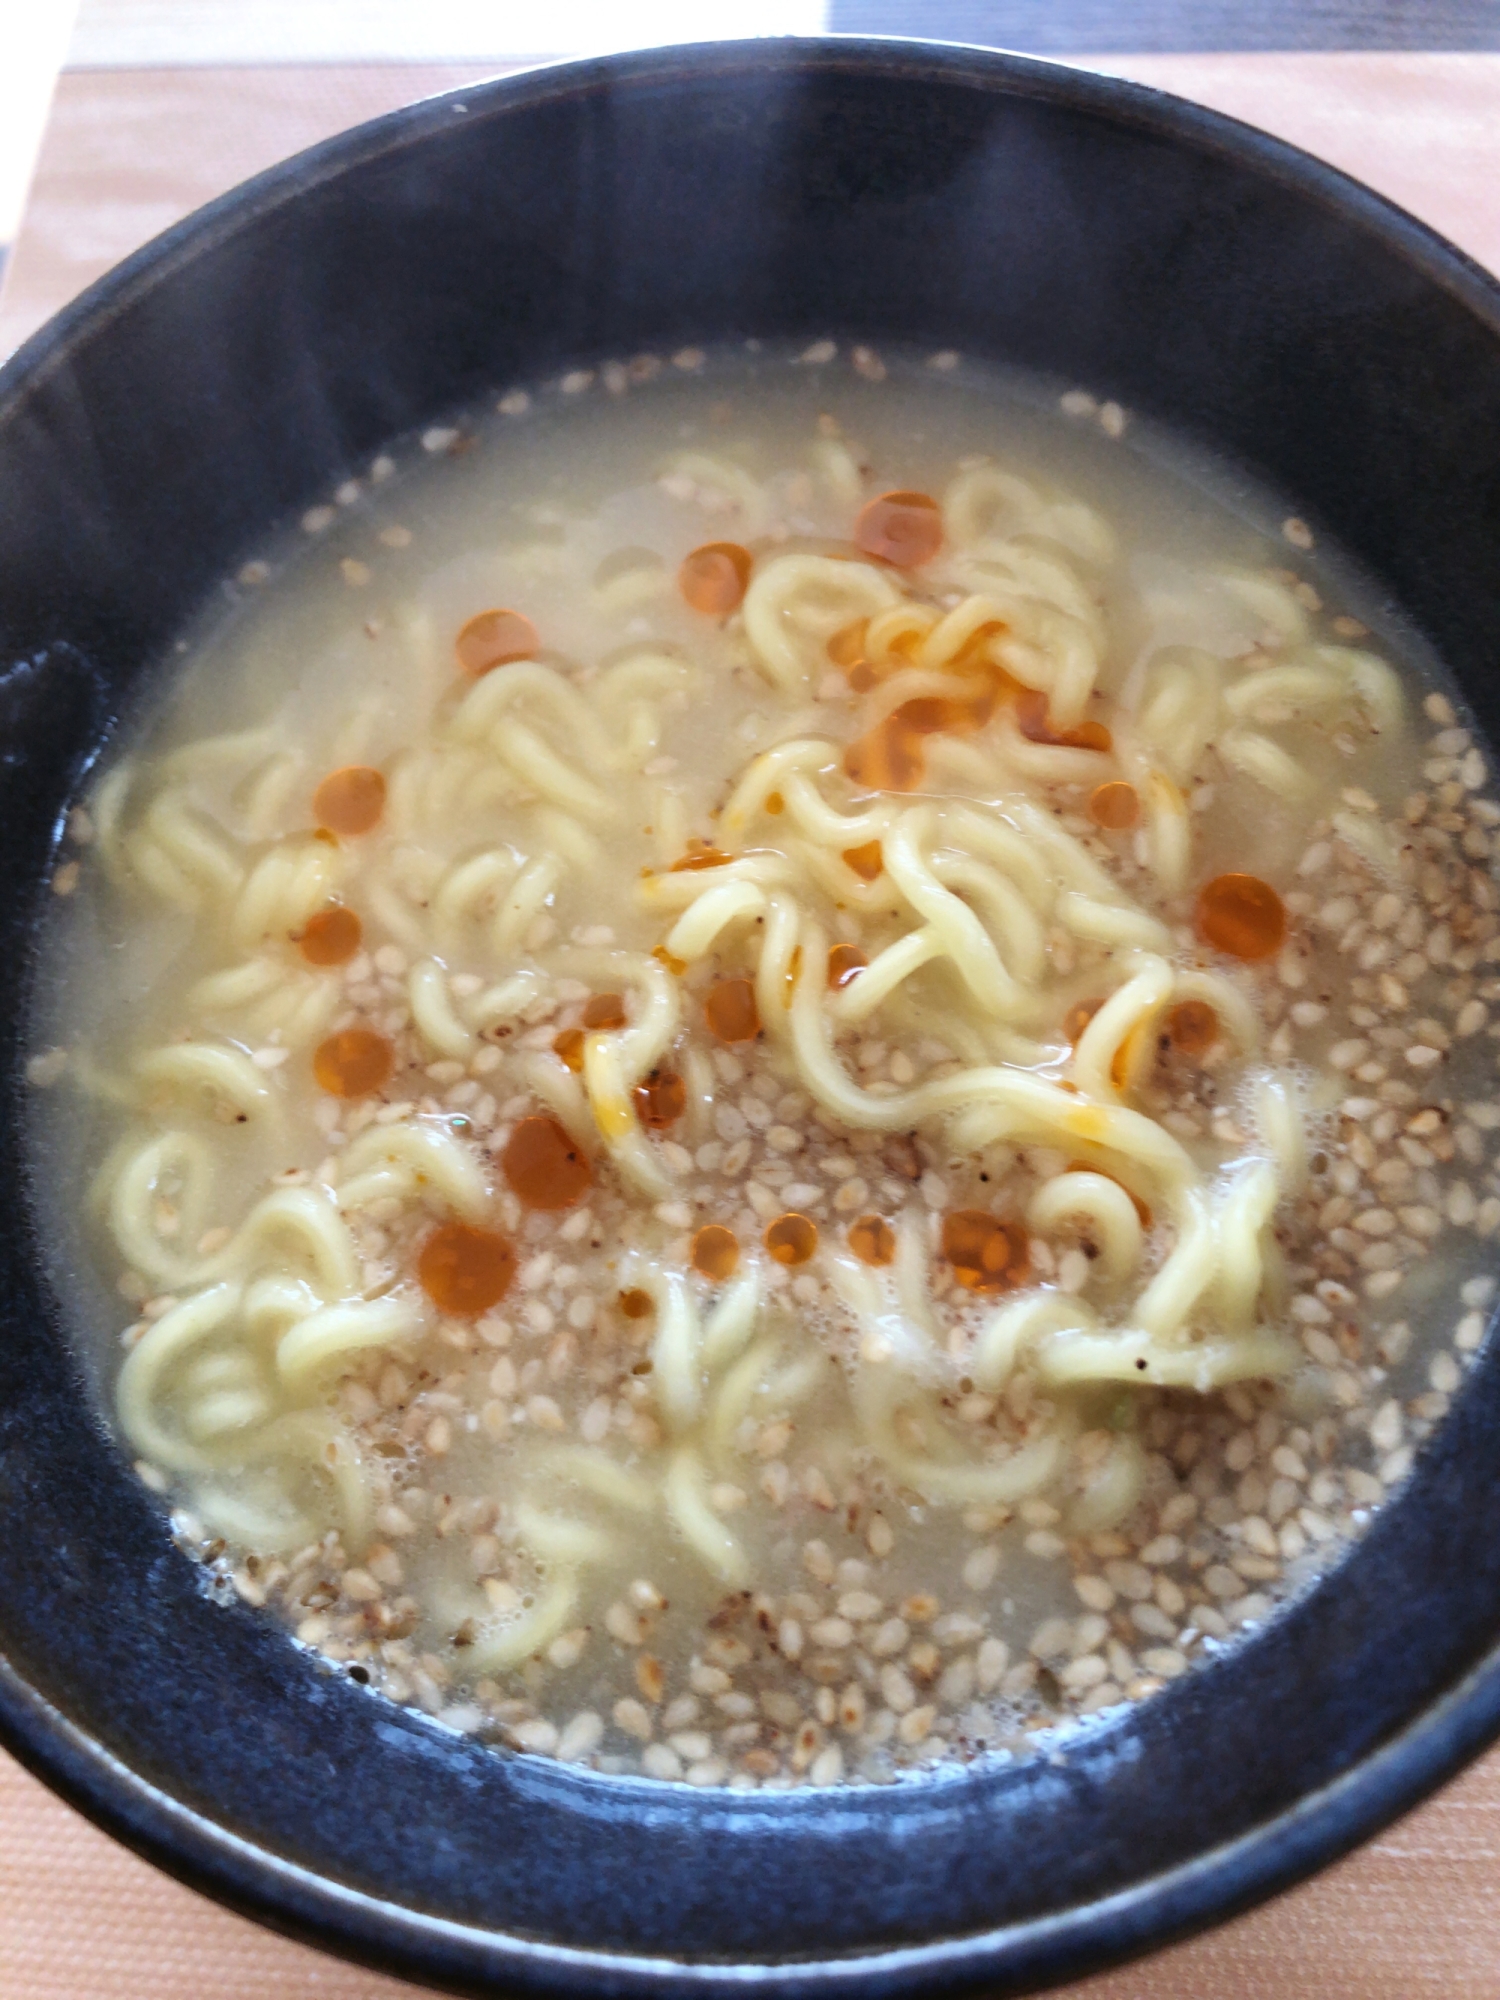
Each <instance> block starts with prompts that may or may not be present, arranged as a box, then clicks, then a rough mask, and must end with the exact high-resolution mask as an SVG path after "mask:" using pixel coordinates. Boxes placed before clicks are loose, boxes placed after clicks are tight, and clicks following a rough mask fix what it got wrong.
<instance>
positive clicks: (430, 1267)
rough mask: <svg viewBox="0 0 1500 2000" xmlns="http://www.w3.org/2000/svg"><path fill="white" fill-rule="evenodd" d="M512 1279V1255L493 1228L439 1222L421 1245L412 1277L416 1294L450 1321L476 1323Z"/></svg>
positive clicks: (513, 1271)
mask: <svg viewBox="0 0 1500 2000" xmlns="http://www.w3.org/2000/svg"><path fill="white" fill-rule="evenodd" d="M515 1275H516V1253H515V1251H514V1250H513V1249H512V1248H511V1246H510V1243H509V1241H508V1240H507V1239H506V1238H505V1237H504V1236H501V1235H499V1234H498V1233H497V1232H496V1231H495V1230H493V1229H472V1228H470V1226H469V1224H468V1223H466V1222H445V1223H444V1224H443V1226H442V1228H441V1229H435V1230H434V1231H433V1233H432V1235H431V1236H429V1237H428V1239H427V1241H426V1242H425V1243H424V1244H423V1245H422V1254H421V1256H420V1257H419V1258H418V1259H417V1277H418V1279H419V1280H420V1281H421V1286H422V1290H423V1291H424V1292H425V1293H426V1294H427V1296H428V1298H430V1299H431V1300H432V1303H433V1304H434V1305H435V1306H436V1307H437V1309H438V1311H439V1312H442V1313H447V1314H449V1315H450V1316H451V1317H452V1318H454V1319H476V1318H477V1317H478V1316H479V1314H480V1313H483V1312H488V1311H489V1309H490V1307H491V1306H493V1305H498V1304H499V1302H500V1301H501V1299H503V1298H504V1297H505V1294H506V1293H507V1292H508V1291H509V1290H510V1281H511V1279H512V1278H513V1277H514V1276H515Z"/></svg>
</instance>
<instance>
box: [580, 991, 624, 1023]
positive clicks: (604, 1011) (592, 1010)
mask: <svg viewBox="0 0 1500 2000" xmlns="http://www.w3.org/2000/svg"><path fill="white" fill-rule="evenodd" d="M583 1025H584V1026H585V1027H586V1028H623V1027H624V1025H625V999H624V996H623V994H619V993H591V994H590V995H589V997H588V999H587V1000H585V1001H584V1003H583Z"/></svg>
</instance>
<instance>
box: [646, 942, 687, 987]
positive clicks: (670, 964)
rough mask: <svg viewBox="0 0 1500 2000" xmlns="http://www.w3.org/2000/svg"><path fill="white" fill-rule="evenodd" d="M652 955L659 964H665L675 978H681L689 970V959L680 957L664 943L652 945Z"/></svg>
mask: <svg viewBox="0 0 1500 2000" xmlns="http://www.w3.org/2000/svg"><path fill="white" fill-rule="evenodd" d="M651 956H652V957H653V958H654V959H655V960H656V962H657V964H658V965H664V966H665V967H666V968H667V970H668V972H670V973H671V974H672V976H673V978H674V979H681V977H682V975H683V973H685V972H686V971H687V960H686V959H685V958H678V957H677V955H676V953H675V952H670V951H668V950H667V947H666V946H665V945H664V944H654V945H652V947H651Z"/></svg>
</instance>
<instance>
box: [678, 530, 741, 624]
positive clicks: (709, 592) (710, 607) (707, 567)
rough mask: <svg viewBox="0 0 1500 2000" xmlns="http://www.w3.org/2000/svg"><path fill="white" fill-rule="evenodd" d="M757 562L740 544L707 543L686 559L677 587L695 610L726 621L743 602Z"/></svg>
mask: <svg viewBox="0 0 1500 2000" xmlns="http://www.w3.org/2000/svg"><path fill="white" fill-rule="evenodd" d="M754 561H755V559H754V557H753V556H752V555H751V553H750V551H749V550H748V549H742V548H741V547H740V545H739V543H738V542H705V543H704V544H703V546H702V548H701V549H694V550H693V552H692V554H691V555H689V556H685V557H684V558H683V564H682V568H681V569H680V570H678V572H677V588H678V589H679V590H680V591H681V592H682V594H683V596H684V597H685V598H686V599H687V601H688V603H689V604H690V605H691V606H692V607H693V609H694V610H695V611H702V612H706V613H707V614H708V616H709V617H711V618H727V617H728V616H729V613H730V612H731V611H735V610H738V608H739V606H740V604H741V603H742V602H743V600H744V596H745V592H746V590H747V589H748V587H749V584H750V571H751V569H752V568H753V567H754Z"/></svg>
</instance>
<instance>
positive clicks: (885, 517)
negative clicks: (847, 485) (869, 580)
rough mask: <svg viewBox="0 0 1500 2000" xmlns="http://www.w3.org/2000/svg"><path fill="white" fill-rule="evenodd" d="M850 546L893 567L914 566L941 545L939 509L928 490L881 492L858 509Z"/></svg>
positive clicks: (926, 560)
mask: <svg viewBox="0 0 1500 2000" xmlns="http://www.w3.org/2000/svg"><path fill="white" fill-rule="evenodd" d="M854 545H855V547H856V548H857V549H860V550H862V551H863V553H864V554H865V555H867V556H874V557H875V558H876V560H877V561H879V562H888V563H894V564H895V566H896V568H897V569H916V568H917V567H918V566H919V565H920V564H922V563H925V562H931V561H932V558H933V557H934V556H935V555H936V554H937V552H938V550H939V549H940V548H941V547H942V546H943V514H942V509H941V508H940V507H939V506H938V503H937V502H936V500H934V499H933V497H932V495H931V494H930V493H881V494H879V495H877V496H876V498H875V499H873V500H867V501H866V502H865V504H864V506H863V507H861V508H860V510H859V518H858V519H857V520H856V522H855V523H854Z"/></svg>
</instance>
